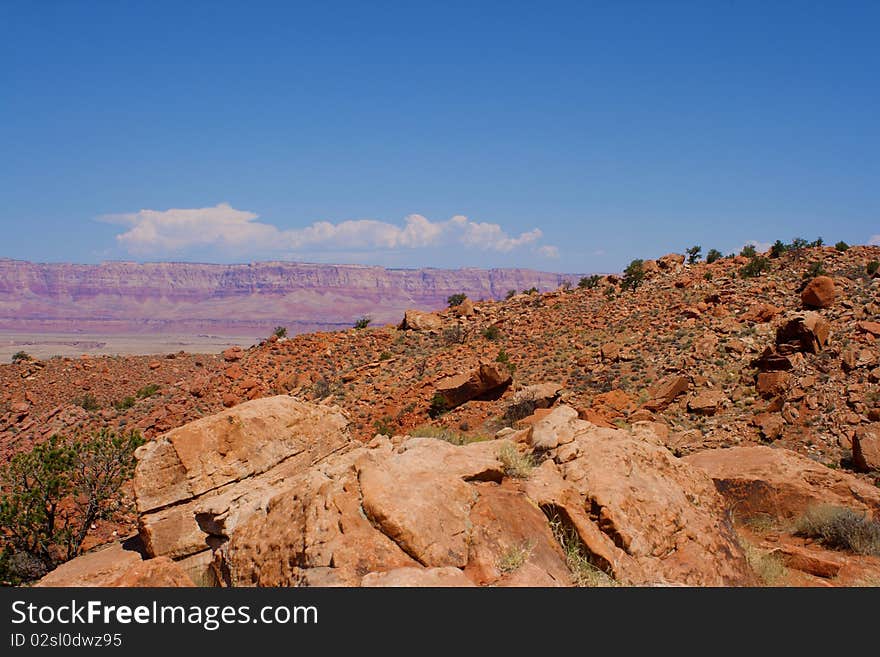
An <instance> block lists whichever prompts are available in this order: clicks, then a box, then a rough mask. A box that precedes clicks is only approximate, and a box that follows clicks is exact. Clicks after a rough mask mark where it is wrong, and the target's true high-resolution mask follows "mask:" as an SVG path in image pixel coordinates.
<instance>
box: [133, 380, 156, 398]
mask: <svg viewBox="0 0 880 657" xmlns="http://www.w3.org/2000/svg"><path fill="white" fill-rule="evenodd" d="M157 392H159V385H158V384H157V383H151V384H149V385H145V386H144V387H143V388H141V389H140V390H138V391H137V393H135V394H136V396H137V398H138V399H147V398H148V397H152V396H153V395H155V394H156V393H157Z"/></svg>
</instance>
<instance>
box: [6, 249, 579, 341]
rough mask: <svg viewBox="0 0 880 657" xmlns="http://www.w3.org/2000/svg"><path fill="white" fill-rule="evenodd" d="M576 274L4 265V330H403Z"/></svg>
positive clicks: (276, 265) (271, 265) (267, 265)
mask: <svg viewBox="0 0 880 657" xmlns="http://www.w3.org/2000/svg"><path fill="white" fill-rule="evenodd" d="M566 280H568V281H571V282H572V283H576V282H577V277H576V276H575V275H565V274H552V273H547V272H538V271H534V270H529V269H454V270H453V269H384V268H382V267H370V266H360V265H318V264H302V263H294V262H260V263H254V264H247V265H213V264H196V263H144V264H141V263H133V262H108V263H103V264H100V265H74V264H40V263H31V262H24V261H19V260H7V259H0V329H5V330H14V331H31V332H65V333H68V332H92V333H192V332H194V331H195V332H210V333H225V334H250V333H253V332H254V331H257V332H260V331H266V330H267V329H269V330H271V328H273V327H274V326H276V325H284V326H287V327H288V329H289V330H290V331H291V332H304V331H316V330H332V329H338V328H346V327H350V326H351V325H352V323H353V322H354V321H355V320H356V319H357V318H359V317H362V316H364V315H367V316H369V317H371V318H372V319H373V322H374V323H377V324H383V323H389V322H397V321H399V320H400V318H401V316H402V313H403V311H404V310H405V309H407V308H421V309H434V308H442V307H444V306H445V305H446V298H447V297H448V296H449V295H451V294H456V293H459V292H463V293H465V294H467V295H468V296H469V297H471V298H472V299H474V300H479V299H498V298H502V297H504V295H505V294H506V293H507V291H508V290H517V291H522V290H524V289H528V288H531V287H536V288H538V289H539V290H541V291H545V290H551V289H555V288H556V287H558V286H559V285H560V284H561V283H562V282H563V281H566Z"/></svg>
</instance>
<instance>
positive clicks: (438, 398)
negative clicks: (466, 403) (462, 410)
mask: <svg viewBox="0 0 880 657" xmlns="http://www.w3.org/2000/svg"><path fill="white" fill-rule="evenodd" d="M448 410H449V404H447V402H446V397H444V396H443V395H440V394H437V395H434V397H433V398H432V399H431V406H430V407H429V408H428V415H429V416H430V417H431V418H434V419H436V418H438V417H440V416H441V415H443V414H444V413H445V412H446V411H448Z"/></svg>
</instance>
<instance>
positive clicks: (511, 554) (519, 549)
mask: <svg viewBox="0 0 880 657" xmlns="http://www.w3.org/2000/svg"><path fill="white" fill-rule="evenodd" d="M534 547H535V544H534V543H533V542H532V541H523V542H522V543H521V544H519V545H512V546H510V547H509V548H507V549H506V550H505V551H504V552H503V553H502V554H501V555H500V556H499V557H498V561H497V562H496V563H495V566H496V567H497V568H498V570H499V571H500V572H501V573H502V574H503V575H508V574H510V573H515V572H516V571H517V570H519V569H520V568H522V566H523V564H525V562H526V561H528V560H529V557H530V556H531V555H532V550H533V549H534Z"/></svg>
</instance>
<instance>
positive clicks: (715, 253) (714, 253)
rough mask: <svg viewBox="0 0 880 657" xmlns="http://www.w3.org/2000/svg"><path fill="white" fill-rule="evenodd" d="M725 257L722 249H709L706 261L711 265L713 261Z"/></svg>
mask: <svg viewBox="0 0 880 657" xmlns="http://www.w3.org/2000/svg"><path fill="white" fill-rule="evenodd" d="M723 257H724V256H723V255H722V254H721V251H719V250H718V249H709V252H708V253H707V254H706V262H707V263H709V264H710V265H711V264H712V263H713V262H717V261H718V260H721V258H723Z"/></svg>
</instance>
